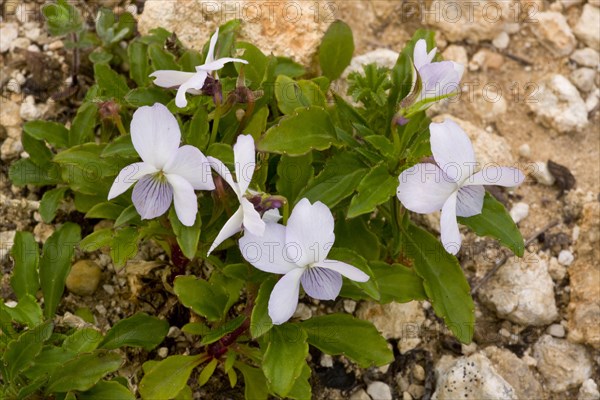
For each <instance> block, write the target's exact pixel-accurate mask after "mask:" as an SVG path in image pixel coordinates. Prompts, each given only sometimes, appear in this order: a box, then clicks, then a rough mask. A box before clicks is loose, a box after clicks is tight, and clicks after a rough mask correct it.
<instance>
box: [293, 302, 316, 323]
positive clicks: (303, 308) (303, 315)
mask: <svg viewBox="0 0 600 400" xmlns="http://www.w3.org/2000/svg"><path fill="white" fill-rule="evenodd" d="M310 317H312V311H311V309H310V307H309V306H307V305H306V304H304V303H298V306H297V307H296V311H295V312H294V318H299V319H300V320H302V321H304V320H307V319H310Z"/></svg>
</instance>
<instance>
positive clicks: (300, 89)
mask: <svg viewBox="0 0 600 400" xmlns="http://www.w3.org/2000/svg"><path fill="white" fill-rule="evenodd" d="M275 98H276V99H277V105H278V107H279V109H280V110H281V112H282V113H284V114H293V113H294V111H295V110H296V109H298V108H301V107H308V106H311V105H315V106H321V107H324V106H325V102H326V100H325V95H324V94H323V92H321V89H320V88H319V86H317V84H315V83H314V82H311V81H306V80H301V81H298V82H296V81H295V80H293V79H291V78H289V77H287V76H285V75H279V76H278V77H277V79H276V80H275Z"/></svg>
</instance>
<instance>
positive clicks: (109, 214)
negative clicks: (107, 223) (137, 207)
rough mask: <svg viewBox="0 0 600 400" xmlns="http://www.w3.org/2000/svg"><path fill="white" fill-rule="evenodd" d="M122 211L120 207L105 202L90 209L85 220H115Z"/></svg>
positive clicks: (122, 208)
mask: <svg viewBox="0 0 600 400" xmlns="http://www.w3.org/2000/svg"><path fill="white" fill-rule="evenodd" d="M124 209H125V208H124V207H123V206H121V205H118V204H115V203H111V202H108V201H106V202H103V203H99V204H96V205H95V206H94V207H92V208H91V209H90V210H89V211H88V212H87V213H86V214H85V218H102V219H117V218H118V217H119V215H121V213H122V212H123V210H124Z"/></svg>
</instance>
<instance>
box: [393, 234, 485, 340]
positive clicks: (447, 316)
mask: <svg viewBox="0 0 600 400" xmlns="http://www.w3.org/2000/svg"><path fill="white" fill-rule="evenodd" d="M401 229H402V237H401V240H402V244H403V247H404V249H403V250H404V256H405V257H408V258H410V259H412V260H413V267H414V268H415V271H416V273H417V274H418V275H419V276H420V277H421V278H422V279H423V287H424V288H425V292H426V293H427V297H428V298H429V299H430V300H431V304H432V306H433V309H434V311H435V313H436V314H437V315H438V316H439V317H441V318H443V319H444V322H445V323H446V325H447V326H448V328H449V329H450V330H451V331H452V333H454V335H455V336H456V338H457V339H458V340H460V341H461V342H463V343H470V342H471V340H472V337H473V330H474V323H475V306H474V305H473V299H472V298H471V293H470V289H469V284H468V283H467V280H466V279H465V275H464V273H463V271H462V269H461V268H460V264H459V263H458V260H457V259H456V257H454V256H452V255H451V254H449V253H447V252H446V250H444V247H443V246H442V245H441V243H440V242H439V241H438V240H437V239H436V238H434V237H433V236H432V235H431V234H430V233H428V232H426V231H424V230H423V229H421V228H419V227H417V226H415V225H413V224H409V225H408V227H407V228H404V227H401Z"/></svg>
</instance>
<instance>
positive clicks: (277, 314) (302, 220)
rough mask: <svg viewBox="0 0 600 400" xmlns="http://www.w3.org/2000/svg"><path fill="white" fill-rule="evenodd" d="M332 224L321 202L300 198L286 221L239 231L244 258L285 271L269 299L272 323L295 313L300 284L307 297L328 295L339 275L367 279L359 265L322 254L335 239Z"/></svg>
mask: <svg viewBox="0 0 600 400" xmlns="http://www.w3.org/2000/svg"><path fill="white" fill-rule="evenodd" d="M333 225H334V223H333V215H332V214H331V211H330V210H329V208H327V206H326V205H325V204H323V203H321V202H319V201H317V202H315V203H314V204H310V202H309V201H308V200H307V199H302V200H300V201H299V202H298V204H297V205H296V207H294V210H293V211H292V214H291V215H290V218H289V220H288V223H287V226H283V225H281V224H278V223H274V222H267V224H266V227H265V231H264V234H263V235H262V236H258V235H255V234H252V233H251V232H248V231H246V232H244V236H242V238H241V239H240V241H239V245H240V251H241V252H242V255H243V257H244V258H245V259H246V261H248V262H249V263H250V264H252V265H253V266H255V267H256V268H258V269H260V270H261V271H265V272H272V273H275V274H284V275H283V277H282V278H281V279H280V280H279V281H278V282H277V284H276V285H275V287H274V288H273V292H271V297H270V298H269V306H268V308H269V316H270V317H271V320H272V321H273V323H274V324H275V325H279V324H282V323H284V322H286V321H287V320H288V319H290V318H291V316H292V315H293V314H294V311H295V310H296V306H297V305H298V294H299V291H300V283H302V287H303V288H304V291H305V292H306V294H308V295H309V296H311V297H313V298H315V299H319V300H333V299H335V298H336V297H337V296H338V294H339V293H340V290H341V288H342V275H343V276H345V277H346V278H349V279H352V280H353V281H357V282H366V281H368V280H369V276H368V275H367V274H365V273H364V272H362V271H361V270H359V269H358V268H356V267H353V266H352V265H349V264H346V263H344V262H341V261H336V260H328V259H327V255H328V254H329V250H330V249H331V246H332V245H333V242H334V241H335V234H334V233H333Z"/></svg>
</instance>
